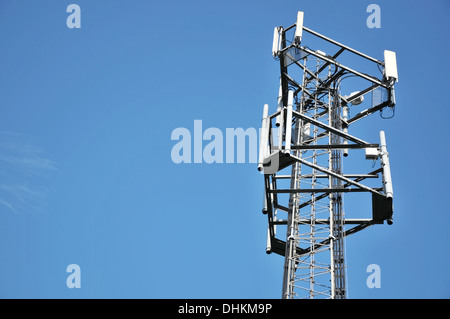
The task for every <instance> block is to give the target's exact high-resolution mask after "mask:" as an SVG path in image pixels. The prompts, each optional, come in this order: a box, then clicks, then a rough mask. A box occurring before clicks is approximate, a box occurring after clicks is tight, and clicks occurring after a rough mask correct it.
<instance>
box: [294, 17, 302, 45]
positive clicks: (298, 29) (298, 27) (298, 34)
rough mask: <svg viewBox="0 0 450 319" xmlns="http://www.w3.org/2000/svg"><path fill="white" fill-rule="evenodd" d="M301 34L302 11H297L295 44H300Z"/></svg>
mask: <svg viewBox="0 0 450 319" xmlns="http://www.w3.org/2000/svg"><path fill="white" fill-rule="evenodd" d="M302 34H303V12H302V11H299V12H298V13H297V23H296V28H295V37H294V42H295V44H300V43H301V42H302Z"/></svg>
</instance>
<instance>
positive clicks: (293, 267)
mask: <svg viewBox="0 0 450 319" xmlns="http://www.w3.org/2000/svg"><path fill="white" fill-rule="evenodd" d="M304 31H305V32H307V33H308V34H310V35H312V36H313V37H315V38H318V39H321V40H323V41H324V42H326V43H328V44H332V45H333V46H334V47H336V48H337V51H336V53H335V54H333V55H327V54H325V53H324V52H322V51H319V50H316V51H314V50H312V49H310V48H309V47H307V46H303V45H302V37H303V32H304ZM289 33H293V34H292V38H293V41H292V42H290V44H289V45H288V44H287V42H288V41H287V36H288V34H289ZM272 53H273V56H274V57H275V58H277V59H279V62H280V87H279V96H278V105H277V110H276V112H275V113H274V114H272V115H269V107H268V105H267V104H266V105H264V111H263V119H262V130H261V140H260V150H259V152H260V153H259V163H258V170H260V171H263V172H264V185H265V188H264V207H263V212H264V213H265V214H267V215H268V222H269V225H268V236H267V248H266V251H267V253H271V252H274V253H277V254H280V255H282V256H284V257H285V264H284V275H283V288H282V297H283V298H294V297H304V298H316V297H324V298H346V296H347V293H346V278H345V271H346V270H345V252H344V246H345V245H344V238H345V236H347V235H349V234H352V233H355V232H357V231H360V230H362V229H364V228H366V227H368V226H371V225H373V224H382V223H383V222H384V221H385V220H387V222H388V224H392V214H393V204H392V198H393V191H392V182H391V174H390V165H389V159H388V155H387V150H386V142H385V137H384V132H380V144H374V143H368V142H366V141H364V140H362V139H360V138H357V137H355V136H353V135H350V134H349V133H348V130H349V126H350V125H351V124H353V123H355V122H357V121H358V120H360V119H362V118H365V117H366V116H368V115H370V114H373V113H375V112H378V111H380V112H382V111H383V110H384V109H385V108H387V109H388V110H391V111H393V110H394V106H395V98H394V83H395V82H396V81H397V79H398V76H397V66H396V57H395V53H394V52H392V51H387V50H386V51H385V53H384V57H385V59H384V62H382V61H379V60H377V59H374V58H372V57H370V56H368V55H365V54H363V53H361V52H359V51H356V50H354V49H352V48H350V47H348V46H345V45H343V44H341V43H339V42H337V41H334V40H332V39H329V38H327V37H325V36H323V35H321V34H319V33H317V32H315V31H313V30H310V29H308V28H306V27H305V26H303V12H298V15H297V22H296V23H295V24H293V25H291V26H290V27H288V28H286V29H284V28H283V27H277V28H275V30H274V40H273V49H272ZM343 53H346V54H350V56H351V57H352V58H354V57H360V58H363V59H364V60H365V62H366V63H369V64H371V65H375V67H376V68H377V69H376V70H378V71H381V73H382V74H381V76H379V77H376V76H373V75H369V74H367V73H365V72H364V73H363V72H361V71H356V70H354V69H352V68H350V67H347V66H345V65H344V64H343V63H341V62H339V61H338V58H340V57H341V56H342V55H343ZM349 76H351V77H354V78H356V79H358V82H357V84H358V86H360V85H362V89H361V90H360V91H356V90H355V91H354V92H353V93H351V94H350V95H348V96H345V95H341V82H342V80H344V79H346V78H348V77H349ZM369 93H372V105H371V106H370V107H369V108H367V109H365V110H364V111H359V112H358V113H357V114H356V115H355V116H353V117H350V118H349V109H350V106H355V105H359V104H361V103H362V102H363V101H364V96H365V95H367V94H369ZM273 124H275V126H273ZM273 128H277V132H275V130H274V129H273ZM276 141H277V143H275V142H276ZM355 149H364V150H365V154H366V156H365V157H366V159H372V160H377V159H380V162H381V167H380V168H378V169H376V170H374V171H372V172H370V173H368V174H345V173H344V172H343V156H344V157H347V156H348V154H349V150H355ZM379 174H381V175H382V185H381V187H380V186H377V187H374V186H368V185H365V184H362V183H361V181H364V180H366V179H377V180H379ZM282 186H283V187H282ZM356 192H368V193H371V194H372V218H346V217H345V216H344V209H343V193H356ZM283 215H284V216H283ZM277 227H283V228H285V230H286V232H285V233H286V235H285V238H283V239H282V238H280V237H277ZM284 239H285V240H284Z"/></svg>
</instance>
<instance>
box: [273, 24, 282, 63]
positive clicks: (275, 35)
mask: <svg viewBox="0 0 450 319" xmlns="http://www.w3.org/2000/svg"><path fill="white" fill-rule="evenodd" d="M279 47H280V30H279V28H278V27H275V29H274V30H273V43H272V55H273V57H274V58H275V57H276V56H277V55H278V51H279Z"/></svg>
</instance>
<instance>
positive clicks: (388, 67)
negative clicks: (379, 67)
mask: <svg viewBox="0 0 450 319" xmlns="http://www.w3.org/2000/svg"><path fill="white" fill-rule="evenodd" d="M384 76H385V77H386V79H388V80H389V79H390V78H393V79H395V81H396V82H398V73H397V57H396V54H395V52H394V51H389V50H384Z"/></svg>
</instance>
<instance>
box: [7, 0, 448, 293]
mask: <svg viewBox="0 0 450 319" xmlns="http://www.w3.org/2000/svg"><path fill="white" fill-rule="evenodd" d="M71 3H76V4H78V5H79V6H80V7H81V29H69V28H67V26H66V18H67V17H68V15H69V13H66V8H67V6H68V5H69V4H71ZM370 3H377V4H379V5H380V7H381V28H380V29H369V28H367V26H366V19H367V17H368V15H369V14H368V13H366V8H367V6H368V5H369V4H370ZM299 10H301V11H304V12H305V25H306V26H308V27H309V28H311V29H313V30H316V31H318V32H320V33H322V34H325V35H327V36H329V37H331V38H334V39H335V40H337V41H340V42H342V43H345V44H347V45H349V46H351V47H353V48H355V49H357V50H360V51H362V52H365V53H367V54H369V55H371V56H374V57H376V58H379V59H382V58H383V50H384V49H389V50H393V51H396V52H397V59H398V67H399V83H398V84H397V85H396V98H397V107H396V114H395V117H394V119H391V120H381V119H379V117H378V115H375V116H374V117H373V118H372V119H367V120H366V123H370V124H368V125H369V126H367V131H365V130H363V129H362V131H361V132H354V134H355V135H357V136H359V137H361V138H365V137H370V138H369V140H372V141H374V142H376V141H377V139H376V138H377V134H378V131H379V130H381V129H383V130H385V131H386V134H387V138H388V147H389V153H390V157H391V165H392V174H393V180H394V192H395V216H394V217H395V223H394V225H392V226H387V225H383V226H381V225H378V226H374V227H372V228H370V229H368V230H366V231H363V232H361V233H358V234H355V235H353V236H351V237H349V238H348V239H347V241H346V247H347V267H348V296H349V297H350V298H448V297H450V275H449V272H448V269H449V268H450V254H449V241H450V238H449V233H450V232H449V231H448V227H449V225H450V214H449V213H450V210H449V208H448V189H447V187H448V180H449V178H450V176H449V171H448V169H447V167H448V157H449V155H450V153H449V151H448V147H447V144H448V140H447V138H449V135H450V129H449V125H448V118H449V116H450V108H449V105H448V98H447V96H448V88H447V86H448V80H446V78H447V73H448V70H449V62H448V54H449V53H450V52H449V42H448V35H447V31H448V30H449V29H450V26H449V19H450V3H449V2H448V1H445V0H442V1H438V0H433V1H381V0H378V1H331V0H329V1H285V2H283V4H281V3H279V2H276V1H234V0H232V1H221V2H211V1H143V0H142V1H137V0H134V1H117V0H116V1H105V0H96V1H86V0H77V1H75V0H74V1H62V0H48V1H42V0H41V1H14V0H1V1H0V43H1V50H0V297H3V298H11V297H19V298H36V297H37V298H54V297H55V298H110V297H114V298H279V297H280V296H281V279H282V264H283V258H282V257H280V256H277V255H270V256H268V255H266V253H265V240H266V222H267V220H266V217H265V216H264V215H262V214H261V191H262V186H263V184H262V177H261V175H259V173H258V172H257V170H256V165H255V164H249V163H246V164H211V165H208V164H180V165H177V164H174V163H173V162H172V160H171V157H170V154H171V149H172V146H173V145H174V144H175V142H174V141H171V138H170V137H171V133H172V131H173V130H174V129H175V128H177V127H186V128H189V129H191V130H192V129H193V123H194V120H195V119H201V120H202V121H203V127H204V128H208V127H217V128H219V129H221V130H223V131H225V128H227V127H230V128H237V127H243V128H248V127H255V128H257V127H258V126H259V125H260V119H261V114H262V105H263V104H264V103H269V104H271V105H272V106H273V105H275V103H276V95H277V92H278V87H277V84H278V76H279V75H278V72H279V67H278V64H277V62H275V61H274V60H273V58H272V56H271V46H272V35H273V28H274V27H275V26H278V25H284V26H287V25H290V24H292V23H294V22H295V17H296V13H297V11H299ZM374 263H375V264H378V265H380V267H381V276H382V277H381V288H380V289H369V288H367V286H366V278H367V276H368V273H366V267H367V266H368V265H369V264H374ZM69 264H78V265H80V267H81V285H82V287H81V288H80V289H68V288H67V286H66V278H67V276H68V273H66V267H67V265H69Z"/></svg>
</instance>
